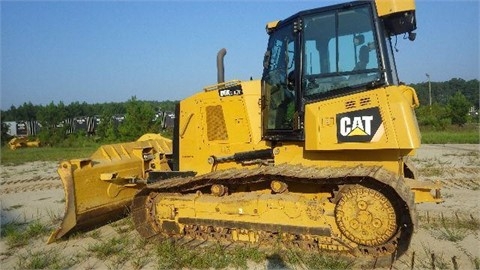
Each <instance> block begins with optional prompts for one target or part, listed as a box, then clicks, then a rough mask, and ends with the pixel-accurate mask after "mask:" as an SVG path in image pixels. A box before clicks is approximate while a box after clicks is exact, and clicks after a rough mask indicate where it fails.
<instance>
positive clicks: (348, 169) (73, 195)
mask: <svg viewBox="0 0 480 270" xmlns="http://www.w3.org/2000/svg"><path fill="white" fill-rule="evenodd" d="M415 29H416V22H415V5H414V2H413V0H401V1H400V0H387V1H384V0H377V1H356V2H350V3H345V4H338V5H333V6H329V7H323V8H318V9H313V10H307V11H302V12H299V13H297V14H295V15H293V16H291V17H289V18H287V19H285V20H282V21H276V22H272V23H269V24H267V33H268V35H269V41H268V47H267V50H266V53H265V57H264V60H263V66H264V71H263V76H262V79H261V80H251V81H229V82H224V80H223V77H224V76H223V56H224V55H225V52H226V51H224V50H221V51H220V52H219V55H218V70H219V74H218V83H217V84H215V85H212V86H209V87H206V88H204V89H203V91H201V92H199V93H197V94H195V95H193V96H191V97H189V98H187V99H185V100H183V101H181V102H180V103H179V105H178V106H177V109H176V110H177V111H176V118H175V128H174V138H173V140H172V141H171V140H169V139H165V138H163V137H161V136H160V135H153V134H146V135H145V136H143V137H142V138H140V139H139V140H138V141H136V142H131V143H122V144H114V145H105V146H102V147H101V148H100V149H98V150H97V152H95V153H94V154H93V155H92V156H91V157H90V158H86V159H77V160H70V161H65V162H62V163H61V164H60V167H59V169H58V171H59V174H60V176H61V179H62V182H63V185H64V188H65V194H66V211H65V217H64V220H63V222H62V225H61V227H60V228H58V230H56V231H55V232H54V233H52V235H51V237H50V239H49V241H50V242H52V241H54V240H56V239H58V238H60V237H62V236H64V235H66V234H67V233H69V232H71V231H74V230H80V229H86V228H88V227H90V226H95V225H99V224H103V222H106V221H109V220H113V219H115V218H118V215H119V214H120V215H121V214H122V213H124V212H125V210H126V208H127V207H130V209H129V211H130V214H131V215H132V216H133V220H134V222H135V226H136V229H137V231H138V232H139V233H140V235H142V236H143V237H146V238H150V237H153V236H157V235H160V236H166V237H172V238H178V237H190V238H193V239H196V238H199V239H205V240H213V241H226V242H235V241H243V242H249V243H255V244H262V243H265V244H267V245H268V244H269V243H273V242H275V243H276V242H278V241H282V242H283V243H284V244H285V245H290V246H292V245H293V246H295V247H299V248H301V249H306V250H328V251H333V252H340V253H342V254H349V255H351V256H356V257H360V258H366V259H367V260H369V259H373V260H378V259H379V258H395V257H398V256H401V255H402V254H403V253H404V252H405V251H406V249H407V248H408V246H409V243H410V240H411V237H412V234H413V231H414V228H415V224H416V217H415V203H420V202H441V198H440V196H439V189H440V187H439V186H437V185H434V184H431V183H423V182H420V181H418V180H417V179H416V173H415V169H414V167H413V165H411V163H410V162H409V160H408V157H409V156H412V155H414V154H415V149H416V148H418V147H419V145H420V134H419V130H418V126H417V123H416V118H415V114H414V108H415V107H416V106H418V99H417V95H416V93H415V90H414V89H412V88H410V87H408V86H405V85H403V84H402V83H400V81H399V79H398V76H397V72H396V67H395V59H394V57H393V55H394V54H393V48H392V44H391V38H392V37H394V36H396V35H405V36H408V38H409V39H411V40H413V39H414V37H415V34H414V33H412V31H413V30H415Z"/></svg>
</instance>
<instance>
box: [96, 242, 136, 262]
mask: <svg viewBox="0 0 480 270" xmlns="http://www.w3.org/2000/svg"><path fill="white" fill-rule="evenodd" d="M128 243H129V240H128V238H117V237H114V238H110V239H108V240H105V241H101V242H99V243H96V244H93V245H90V246H89V247H88V248H87V250H88V251H90V252H92V253H93V254H94V255H95V257H97V258H99V259H101V260H104V259H107V258H108V257H110V256H114V255H119V254H120V253H121V252H122V250H126V249H127V246H128Z"/></svg>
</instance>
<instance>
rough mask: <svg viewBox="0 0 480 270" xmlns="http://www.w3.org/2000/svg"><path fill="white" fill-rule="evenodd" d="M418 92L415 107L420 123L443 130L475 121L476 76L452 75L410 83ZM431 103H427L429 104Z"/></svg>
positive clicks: (476, 101) (476, 102)
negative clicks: (474, 77)
mask: <svg viewBox="0 0 480 270" xmlns="http://www.w3.org/2000/svg"><path fill="white" fill-rule="evenodd" d="M410 86H412V87H413V88H414V89H415V90H416V92H417V95H418V99H419V101H420V106H419V107H418V108H417V109H416V114H417V120H418V123H419V125H420V127H428V128H432V129H435V130H445V129H447V128H448V127H449V126H450V125H458V126H464V125H465V124H467V123H478V121H479V115H478V112H479V105H480V104H479V102H480V98H479V91H480V85H479V80H476V79H475V80H469V81H465V80H463V79H459V78H453V79H451V80H449V81H445V82H431V83H429V82H422V83H418V84H411V85H410ZM430 104H431V105H430Z"/></svg>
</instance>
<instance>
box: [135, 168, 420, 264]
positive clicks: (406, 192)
mask: <svg viewBox="0 0 480 270" xmlns="http://www.w3.org/2000/svg"><path fill="white" fill-rule="evenodd" d="M278 179H282V181H283V182H284V183H287V184H293V185H295V184H297V185H298V184H300V185H303V186H304V187H305V186H308V187H312V188H315V187H317V188H321V189H325V188H326V187H328V188H329V189H331V193H332V198H331V199H330V200H331V202H328V200H326V201H324V202H323V206H319V205H316V204H314V205H315V206H314V208H313V210H308V209H310V208H309V207H310V206H308V207H306V208H307V210H306V211H305V212H306V215H307V216H308V218H310V219H311V220H317V219H318V221H319V223H321V222H320V220H327V219H328V217H326V216H329V215H330V216H332V217H333V216H336V219H337V222H336V224H335V222H333V223H332V220H333V219H329V220H330V223H328V222H327V221H325V222H324V224H323V225H319V227H302V226H298V225H295V224H288V221H287V223H281V222H280V223H278V224H270V223H268V222H264V223H262V222H258V221H257V222H251V221H248V220H247V219H245V218H239V219H238V220H233V221H232V220H226V219H225V220H224V219H221V218H220V219H214V218H212V219H209V218H198V217H194V216H190V217H189V216H186V217H180V218H178V217H177V218H174V217H172V218H163V219H161V218H160V217H161V216H162V215H163V214H162V213H163V211H162V210H158V209H159V208H158V207H157V205H158V202H160V201H161V202H162V203H163V202H165V203H164V204H162V203H160V204H159V205H167V204H168V203H170V202H172V203H173V202H175V201H176V200H181V201H182V202H183V203H184V204H187V203H188V202H187V201H188V200H190V198H192V199H191V200H192V201H195V202H196V204H197V205H198V204H200V203H201V201H200V200H197V199H196V197H195V196H197V197H199V196H201V194H202V193H204V192H209V190H210V188H211V187H212V186H222V187H226V188H227V189H228V190H230V194H229V195H228V196H227V195H225V197H224V198H226V199H227V200H229V202H230V201H232V202H234V203H240V205H241V204H244V203H246V202H251V201H255V202H258V204H260V203H261V200H262V198H263V197H265V196H270V195H260V193H261V192H258V193H257V195H256V194H255V191H254V190H252V191H250V192H246V193H241V195H240V193H238V194H236V191H235V190H239V189H245V188H246V187H250V186H259V185H260V186H261V185H264V186H269V185H270V183H271V182H272V181H275V180H278ZM345 188H346V189H345ZM212 190H213V189H212ZM246 190H249V188H246ZM280 190H282V189H281V188H280V189H279V191H280ZM375 190H383V191H382V192H376V191H375ZM395 191H396V192H395ZM279 193H280V194H279V195H271V196H272V198H273V197H275V196H276V199H273V200H274V201H279V200H280V201H283V202H284V203H285V205H287V204H288V201H289V200H292V201H295V203H297V204H303V205H307V204H311V203H312V201H308V200H305V201H299V200H297V199H289V196H294V195H295V191H293V190H292V192H286V193H285V194H283V192H279ZM367 193H371V194H368V195H367V197H368V198H372V199H371V200H370V201H369V203H368V205H369V206H368V207H371V208H370V210H369V211H370V212H369V213H370V214H372V213H373V214H374V215H379V216H377V217H376V218H378V220H385V218H386V216H381V215H382V211H379V210H380V209H383V208H384V204H388V201H389V202H392V204H393V206H391V207H390V209H392V210H391V211H394V212H396V214H397V219H396V221H395V220H394V221H393V223H395V222H397V223H398V224H393V225H392V224H391V225H388V224H387V225H383V227H385V228H383V229H382V230H384V231H387V232H388V233H389V234H387V235H386V236H383V235H374V236H372V240H370V239H369V238H368V237H366V238H362V237H364V236H362V235H355V233H356V231H357V228H358V227H357V226H358V225H355V224H354V225H349V224H351V221H347V222H346V223H345V224H343V222H342V217H341V216H342V214H341V213H342V211H345V210H348V209H349V208H352V207H353V208H355V207H357V206H356V203H354V204H353V205H350V204H349V201H348V198H349V197H355V196H358V197H359V198H363V197H365V195H364V194H367ZM377 193H378V194H377ZM380 193H381V194H380ZM262 194H264V193H262ZM297 194H301V195H304V194H303V193H302V192H297ZM333 194H335V195H333ZM386 194H388V195H386ZM235 196H238V199H236V198H235ZM250 196H253V198H249V197H250ZM362 196H363V197H362ZM217 197H218V196H217ZM220 197H221V196H220ZM377 197H378V198H384V199H383V201H384V202H382V200H381V199H380V200H377V199H376V198H377ZM387 197H389V198H388V199H387ZM299 198H300V197H299ZM209 200H213V201H212V205H215V204H216V203H217V202H218V203H221V202H222V199H221V198H219V199H217V198H214V197H210V199H209ZM356 200H359V199H356ZM267 201H268V199H267ZM377 201H380V203H377ZM402 201H403V202H402ZM268 202H269V201H268ZM268 202H267V204H268ZM337 202H338V204H337ZM396 202H401V203H396ZM335 205H337V206H335ZM340 205H346V206H344V208H345V209H343V208H340ZM172 207H173V206H172ZM285 207H286V208H287V206H285ZM322 207H323V208H322ZM358 207H359V208H360V209H358V210H359V211H360V212H362V211H361V210H362V209H363V206H358ZM366 207H367V206H366V205H365V208H366ZM161 208H162V206H161V207H160V209H161ZM372 208H376V209H373V210H372ZM328 209H335V210H334V211H335V213H336V214H334V213H333V210H332V212H331V213H329V214H325V215H323V213H328V212H329V211H328ZM158 211H161V212H162V213H159V212H158ZM167 212H168V211H167ZM387 212H388V211H387ZM320 213H322V214H320ZM292 214H293V213H292ZM132 215H133V219H134V222H135V224H136V228H137V231H138V232H139V233H140V234H141V235H142V236H143V237H145V238H151V237H154V236H167V237H173V238H177V239H183V238H185V237H187V238H189V239H192V240H205V241H216V242H225V241H226V242H237V241H245V242H250V243H255V244H256V245H262V244H265V245H266V246H272V244H274V243H278V242H279V241H281V242H282V244H283V245H284V246H286V247H292V246H293V247H299V248H301V249H302V250H311V251H318V250H327V251H336V252H338V251H340V252H342V253H344V254H348V255H353V256H355V257H360V258H370V259H368V260H375V261H377V260H379V259H382V260H385V259H387V261H389V262H391V257H395V255H397V256H400V255H401V254H403V252H405V250H406V249H407V247H408V243H409V241H410V237H411V235H412V233H413V226H414V224H415V223H416V217H415V213H414V204H413V195H412V194H411V192H410V189H409V188H408V187H406V186H405V185H404V183H403V181H402V180H401V179H399V178H398V177H396V176H395V175H393V174H391V173H389V172H387V171H385V170H384V169H382V168H380V167H362V166H359V167H356V168H325V169H318V168H314V167H304V166H300V165H279V166H267V167H260V168H258V169H251V170H248V169H243V170H227V171H220V172H213V173H209V174H206V175H202V176H199V177H191V178H176V179H170V180H165V181H162V182H159V183H156V184H153V185H151V186H149V187H148V188H146V189H144V190H142V191H141V192H140V193H139V194H138V195H137V196H136V197H135V199H134V202H133V206H132ZM387 216H388V214H387ZM358 218H359V220H360V219H362V218H364V217H360V216H359V217H358ZM160 219H161V221H159V220H160ZM347 220H348V219H347ZM373 220H375V218H374V219H373ZM374 223H375V222H374ZM385 223H387V222H385ZM397 225H398V227H396V226H397ZM369 226H370V227H371V226H377V225H375V224H374V225H369ZM379 226H380V225H379ZM389 226H391V227H389ZM396 228H399V229H398V230H397V229H396ZM369 229H371V228H367V229H365V232H368V234H370V232H371V231H375V230H369ZM360 230H361V231H362V230H363V229H360ZM338 231H340V232H343V234H338ZM372 234H375V233H372ZM383 238H385V239H383ZM388 258H390V260H388Z"/></svg>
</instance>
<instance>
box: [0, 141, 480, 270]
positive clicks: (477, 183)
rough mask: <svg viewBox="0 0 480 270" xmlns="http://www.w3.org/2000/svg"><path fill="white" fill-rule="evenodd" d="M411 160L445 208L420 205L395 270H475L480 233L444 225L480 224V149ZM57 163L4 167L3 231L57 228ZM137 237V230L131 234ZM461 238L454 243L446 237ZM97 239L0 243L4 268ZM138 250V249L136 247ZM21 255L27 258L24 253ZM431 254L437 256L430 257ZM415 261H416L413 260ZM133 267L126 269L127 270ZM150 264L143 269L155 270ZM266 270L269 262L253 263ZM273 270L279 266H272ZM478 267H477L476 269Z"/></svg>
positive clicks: (443, 150)
mask: <svg viewBox="0 0 480 270" xmlns="http://www.w3.org/2000/svg"><path fill="white" fill-rule="evenodd" d="M413 162H414V164H415V166H416V167H417V169H418V171H419V178H420V179H421V180H424V181H432V182H433V181H440V182H441V183H442V184H443V186H444V187H443V189H442V196H443V198H444V199H445V202H444V203H442V204H419V205H417V212H418V213H419V226H418V230H417V231H416V232H415V234H414V236H413V240H412V244H411V247H410V249H409V251H408V252H407V254H405V255H404V256H403V257H402V258H401V259H400V260H398V261H396V262H395V264H394V265H393V267H392V268H393V269H410V268H411V266H412V262H413V264H414V268H415V269H432V268H433V267H432V256H433V257H434V264H435V266H436V268H437V269H441V268H444V269H454V268H455V266H458V268H457V269H475V268H476V267H477V266H478V264H480V249H479V247H480V231H479V229H478V227H479V226H477V227H476V229H474V230H470V229H469V230H467V229H464V228H462V227H461V226H460V227H459V228H456V227H454V228H453V229H451V228H450V229H449V228H448V227H442V225H441V224H442V217H443V220H444V221H445V220H446V221H452V222H455V221H458V222H464V223H469V224H474V223H475V222H477V223H478V222H480V211H479V210H480V207H479V206H480V196H479V195H480V146H479V145H423V146H422V147H421V149H419V150H418V153H417V155H416V156H415V157H414V158H413ZM56 167H57V163H53V162H33V163H27V164H24V165H19V166H1V186H0V207H1V214H0V222H1V224H2V227H4V225H5V224H8V223H11V222H17V223H28V222H31V221H33V220H40V221H41V222H44V223H49V224H51V223H54V224H59V221H60V220H61V218H62V216H63V211H64V193H63V189H62V185H61V183H60V180H59V178H58V176H57V173H56ZM101 231H102V233H101V235H102V237H108V236H111V235H115V234H116V231H115V230H114V229H113V228H112V226H110V225H106V226H104V227H102V228H101ZM132 233H135V232H132ZM452 234H454V235H459V238H460V240H455V241H452V240H451V239H449V237H448V236H451V235H452ZM93 238H95V237H83V238H74V239H71V240H68V241H62V242H60V243H54V244H51V245H48V246H47V245H45V241H46V240H47V236H45V237H43V238H41V239H38V240H37V241H33V243H30V244H29V245H28V246H26V247H20V248H10V247H9V246H8V245H7V243H6V241H5V239H4V238H2V239H1V240H0V268H1V269H13V268H19V266H21V265H22V264H21V263H20V261H19V260H22V258H23V259H25V254H32V252H42V251H45V252H47V251H48V250H49V249H50V248H56V249H61V250H63V253H65V252H70V253H72V254H74V253H77V252H81V251H84V250H85V248H86V246H88V245H89V244H90V243H92V242H94V241H97V239H93ZM133 248H134V247H133ZM22 254H23V255H22ZM432 254H433V255H432ZM412 259H413V260H412ZM131 267H132V266H131V265H128V264H126V265H123V268H125V269H129V268H131ZM153 267H154V265H152V263H147V264H146V265H144V267H143V268H153ZM72 268H73V269H104V268H116V267H112V266H109V265H108V264H106V263H105V262H104V261H103V260H98V259H95V258H91V257H89V258H81V259H78V257H77V258H76V263H75V265H74V266H73V267H72ZM254 268H257V269H267V268H271V267H269V264H268V263H267V262H266V263H265V264H264V265H255V266H254ZM273 268H275V267H273ZM477 269H478V268H477Z"/></svg>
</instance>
